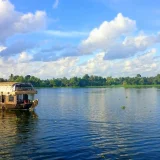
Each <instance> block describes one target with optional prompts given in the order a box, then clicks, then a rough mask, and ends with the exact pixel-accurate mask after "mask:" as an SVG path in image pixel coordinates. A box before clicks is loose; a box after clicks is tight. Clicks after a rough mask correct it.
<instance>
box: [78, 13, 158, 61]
mask: <svg viewBox="0 0 160 160" xmlns="http://www.w3.org/2000/svg"><path fill="white" fill-rule="evenodd" d="M135 29H136V22H135V21H134V20H131V19H129V18H127V17H124V16H123V15H122V14H121V13H119V14H118V15H117V17H116V18H115V19H114V20H112V21H110V22H107V21H105V22H103V23H102V24H101V25H100V27H99V28H95V29H93V30H92V31H91V32H90V34H89V37H88V38H87V39H86V40H83V41H82V43H81V44H80V49H81V51H82V53H84V54H92V53H93V52H97V51H104V52H106V54H105V57H104V59H106V60H109V59H110V60H113V59H123V58H128V57H132V56H135V55H136V54H137V53H140V52H142V51H146V49H148V48H149V47H152V46H153V45H154V44H156V43H160V34H159V33H158V34H157V35H145V34H139V35H138V36H134V37H133V36H131V35H133V34H135V33H134V31H135Z"/></svg>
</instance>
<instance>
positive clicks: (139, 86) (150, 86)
mask: <svg viewBox="0 0 160 160" xmlns="http://www.w3.org/2000/svg"><path fill="white" fill-rule="evenodd" d="M120 87H123V88H153V87H154V88H160V85H110V86H85V87H80V86H67V87H65V86H60V87H36V88H120Z"/></svg>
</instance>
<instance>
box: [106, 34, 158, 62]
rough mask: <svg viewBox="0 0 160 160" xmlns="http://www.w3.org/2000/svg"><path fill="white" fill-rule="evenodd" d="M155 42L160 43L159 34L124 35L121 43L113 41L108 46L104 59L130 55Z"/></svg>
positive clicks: (121, 57) (143, 49)
mask: <svg viewBox="0 0 160 160" xmlns="http://www.w3.org/2000/svg"><path fill="white" fill-rule="evenodd" d="M156 43H160V34H157V35H148V36H147V35H139V36H137V37H126V38H125V39H124V41H122V42H121V43H120V42H119V43H114V44H113V45H112V46H111V47H110V48H108V50H107V51H106V54H105V56H104V59H110V60H113V59H123V58H128V57H132V56H134V55H136V54H137V53H138V52H142V51H145V50H146V49H147V48H149V47H151V46H152V45H154V44H156Z"/></svg>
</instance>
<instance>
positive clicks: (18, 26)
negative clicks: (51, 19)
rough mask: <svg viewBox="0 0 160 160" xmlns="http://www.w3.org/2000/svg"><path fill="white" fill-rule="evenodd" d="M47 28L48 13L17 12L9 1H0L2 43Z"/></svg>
mask: <svg viewBox="0 0 160 160" xmlns="http://www.w3.org/2000/svg"><path fill="white" fill-rule="evenodd" d="M45 26H46V13H45V12H44V11H36V12H35V13H34V14H33V13H26V14H24V13H22V12H18V11H16V10H15V7H14V5H13V4H12V3H11V2H10V1H9V0H5V1H0V35H1V36H0V42H4V41H5V40H6V39H7V38H8V37H10V36H12V35H15V34H18V33H28V32H32V31H36V30H39V29H43V28H45Z"/></svg>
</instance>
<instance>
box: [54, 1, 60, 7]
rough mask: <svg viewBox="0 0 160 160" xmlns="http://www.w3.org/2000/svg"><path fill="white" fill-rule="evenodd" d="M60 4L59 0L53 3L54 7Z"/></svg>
mask: <svg viewBox="0 0 160 160" xmlns="http://www.w3.org/2000/svg"><path fill="white" fill-rule="evenodd" d="M58 5H59V0H55V2H54V4H53V8H54V9H56V8H57V7H58Z"/></svg>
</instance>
